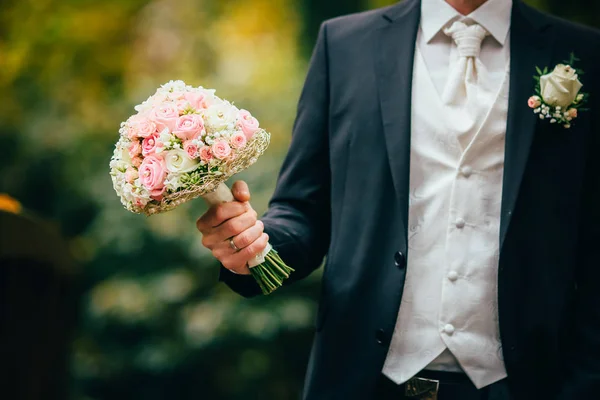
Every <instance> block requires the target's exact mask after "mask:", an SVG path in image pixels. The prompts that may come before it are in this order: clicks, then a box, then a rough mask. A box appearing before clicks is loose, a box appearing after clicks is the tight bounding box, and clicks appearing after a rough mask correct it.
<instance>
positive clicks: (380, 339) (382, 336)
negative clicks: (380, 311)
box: [375, 329, 385, 345]
mask: <svg viewBox="0 0 600 400" xmlns="http://www.w3.org/2000/svg"><path fill="white" fill-rule="evenodd" d="M375 339H376V340H377V344H381V345H383V342H384V340H385V331H384V330H383V329H378V330H377V332H375Z"/></svg>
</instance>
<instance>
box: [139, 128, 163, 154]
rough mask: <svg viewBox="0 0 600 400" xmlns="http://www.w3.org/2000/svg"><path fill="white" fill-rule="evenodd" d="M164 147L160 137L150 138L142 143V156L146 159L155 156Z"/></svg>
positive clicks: (153, 136)
mask: <svg viewBox="0 0 600 400" xmlns="http://www.w3.org/2000/svg"><path fill="white" fill-rule="evenodd" d="M162 145H163V144H162V143H161V142H159V141H158V135H156V134H154V135H152V136H148V137H147V138H146V139H144V140H143V141H142V154H143V155H144V157H147V156H149V155H150V154H154V153H156V150H157V149H158V148H159V147H162Z"/></svg>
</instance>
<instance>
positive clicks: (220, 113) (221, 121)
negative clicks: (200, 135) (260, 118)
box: [204, 103, 236, 132]
mask: <svg viewBox="0 0 600 400" xmlns="http://www.w3.org/2000/svg"><path fill="white" fill-rule="evenodd" d="M204 119H205V126H206V127H208V129H210V130H211V131H213V132H214V131H221V130H224V129H232V128H233V126H234V125H235V121H236V112H235V109H234V108H233V107H232V106H231V105H230V104H227V103H221V104H214V105H212V106H210V107H209V108H208V110H206V111H205V113H204Z"/></svg>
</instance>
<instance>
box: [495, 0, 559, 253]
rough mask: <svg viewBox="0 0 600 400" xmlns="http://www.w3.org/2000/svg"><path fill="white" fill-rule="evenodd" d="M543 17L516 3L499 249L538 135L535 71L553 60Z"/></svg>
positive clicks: (511, 42)
mask: <svg viewBox="0 0 600 400" xmlns="http://www.w3.org/2000/svg"><path fill="white" fill-rule="evenodd" d="M549 28H551V25H550V24H549V23H548V20H547V18H546V17H545V16H543V15H542V14H539V13H538V12H537V11H534V10H533V9H531V8H529V7H528V6H526V5H525V4H524V3H522V2H521V1H518V0H515V2H514V4H513V11H512V21H511V33H510V35H511V36H510V46H511V50H510V89H509V90H510V91H509V105H508V120H507V128H506V144H505V157H504V159H505V161H504V179H503V190H502V213H501V219H500V249H502V245H503V244H504V239H505V238H506V233H507V232H508V226H509V224H510V221H511V217H512V215H513V210H514V207H515V204H516V201H517V197H518V194H519V187H520V186H521V181H522V178H523V173H524V171H525V168H526V165H527V159H528V157H529V151H530V148H531V143H532V142H533V136H534V133H535V127H536V123H537V121H538V118H537V115H535V114H534V113H533V111H532V110H531V108H529V107H528V106H527V99H528V98H529V97H530V96H532V95H533V94H534V84H535V82H534V80H533V76H534V75H535V74H536V70H535V67H536V66H539V67H541V68H544V66H548V67H549V68H550V67H551V65H549V63H550V61H551V58H552V57H551V56H552V39H553V35H552V30H551V29H549Z"/></svg>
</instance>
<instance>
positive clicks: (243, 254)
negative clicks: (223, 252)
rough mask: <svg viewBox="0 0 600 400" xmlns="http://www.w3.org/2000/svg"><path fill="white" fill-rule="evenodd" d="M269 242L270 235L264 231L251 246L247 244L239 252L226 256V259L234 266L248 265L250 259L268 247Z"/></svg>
mask: <svg viewBox="0 0 600 400" xmlns="http://www.w3.org/2000/svg"><path fill="white" fill-rule="evenodd" d="M268 242H269V235H267V234H266V233H263V234H262V235H260V237H259V238H258V239H256V240H255V241H254V242H253V243H252V244H250V245H249V246H246V247H244V248H243V249H242V250H240V251H238V252H237V253H233V254H232V255H230V256H228V257H226V260H227V261H228V262H230V263H231V265H232V266H234V267H236V266H243V265H246V264H247V263H248V261H250V260H252V259H253V258H254V257H256V255H257V254H259V253H260V252H262V251H263V250H264V249H265V247H267V243H268ZM236 271H237V270H236Z"/></svg>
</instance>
